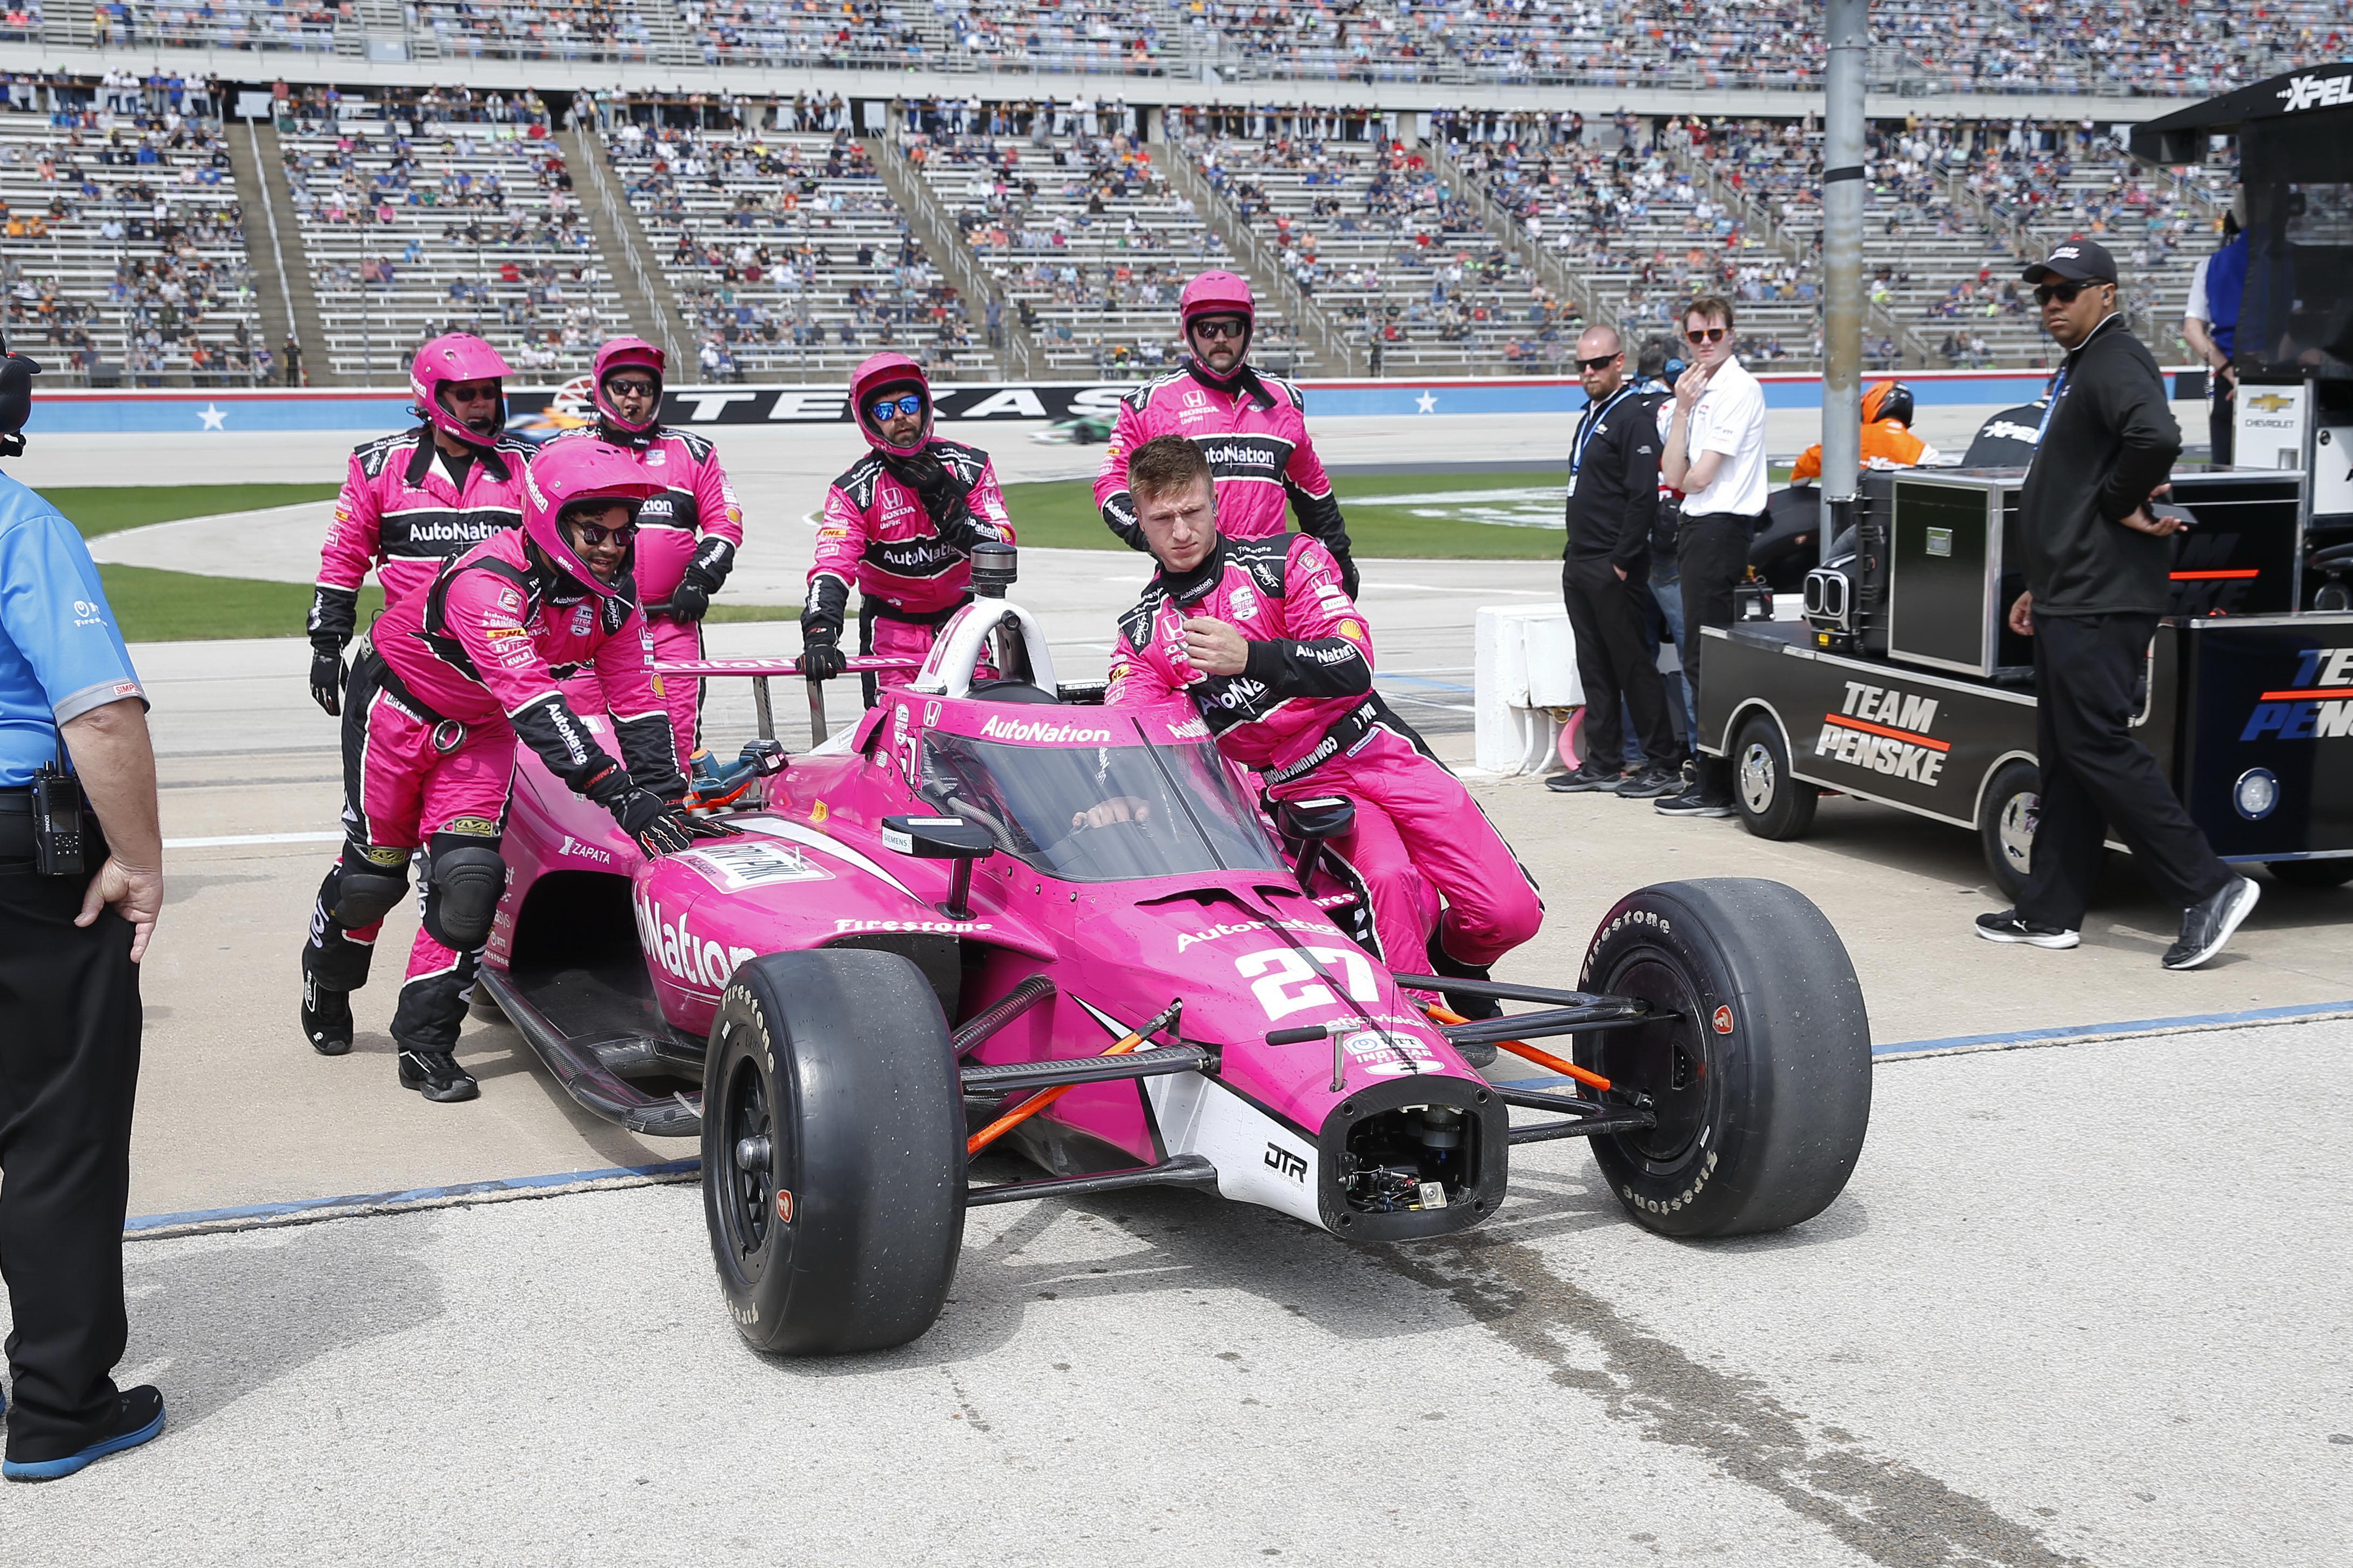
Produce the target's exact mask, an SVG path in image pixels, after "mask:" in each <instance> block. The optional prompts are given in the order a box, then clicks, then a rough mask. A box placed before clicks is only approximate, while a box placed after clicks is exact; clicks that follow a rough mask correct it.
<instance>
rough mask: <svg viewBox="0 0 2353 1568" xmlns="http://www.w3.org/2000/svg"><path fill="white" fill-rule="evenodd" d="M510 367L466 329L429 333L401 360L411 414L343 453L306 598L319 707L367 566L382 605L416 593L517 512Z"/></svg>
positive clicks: (334, 688)
mask: <svg viewBox="0 0 2353 1568" xmlns="http://www.w3.org/2000/svg"><path fill="white" fill-rule="evenodd" d="M512 374H514V373H513V372H512V371H511V370H509V369H508V368H507V362H506V361H505V360H504V359H501V357H500V356H499V351H498V350H496V349H494V348H492V347H491V345H490V344H489V343H487V342H483V341H482V340H481V339H480V338H478V337H475V336H473V335H472V334H470V333H468V332H449V333H447V334H445V335H443V336H441V337H438V338H435V339H433V340H432V341H431V342H427V344H426V345H425V346H424V347H423V348H420V349H418V350H417V357H416V359H415V360H414V361H413V362H411V363H410V365H409V370H408V386H409V390H410V392H411V393H413V394H414V395H415V396H416V405H415V406H414V407H413V408H412V409H411V412H412V413H414V414H415V415H416V416H417V419H418V421H419V423H418V424H417V426H415V427H414V428H411V429H407V430H403V431H400V432H398V433H397V434H396V435H391V436H385V437H380V438H379V439H377V440H374V441H370V442H367V443H365V444H364V445H363V446H361V447H358V448H357V449H356V450H354V451H353V453H352V457H351V463H350V466H349V468H348V469H347V471H346V472H345V474H344V476H343V494H342V495H340V496H338V497H336V498H335V514H334V519H333V521H331V522H330V523H328V525H327V538H326V542H325V544H324V545H323V546H322V548H321V550H320V552H319V581H318V586H317V588H316V590H315V591H314V592H313V594H312V595H311V616H310V626H309V629H310V634H311V700H313V701H315V702H317V703H318V705H319V706H320V707H321V708H322V709H324V710H326V711H327V714H328V716H329V717H330V718H332V717H333V716H334V715H336V714H337V713H339V712H341V711H342V710H343V680H344V677H345V671H344V668H343V649H344V648H345V647H346V646H348V645H349V644H350V642H351V640H352V636H353V633H354V632H355V631H356V630H357V629H358V621H359V596H360V584H363V583H364V582H366V581H367V574H368V573H369V572H370V571H371V570H373V571H374V572H375V574H376V581H377V582H378V583H379V584H382V585H383V588H384V603H385V608H386V609H390V608H391V607H393V606H394V605H397V604H399V603H401V602H402V601H403V600H405V599H406V598H407V597H408V596H409V595H412V594H416V593H419V592H422V591H423V590H424V588H425V587H426V585H427V584H430V583H431V582H432V581H433V574H435V573H437V572H438V571H439V570H440V569H441V563H443V562H445V561H447V560H448V559H449V558H450V557H451V556H453V555H463V554H464V553H465V552H467V551H469V550H470V549H472V548H473V547H474V546H475V545H477V544H480V542H482V541H483V540H485V539H488V538H489V537H490V536H491V534H493V533H496V532H497V531H499V530H500V529H502V528H512V527H513V526H514V525H515V522H516V521H517V520H518V519H520V518H521V517H522V466H523V464H525V463H527V462H529V461H530V460H531V452H532V447H531V443H529V442H528V441H524V440H522V439H521V438H520V437H512V436H509V435H507V434H506V423H507V403H506V390H505V388H506V377H508V376H509V375H512Z"/></svg>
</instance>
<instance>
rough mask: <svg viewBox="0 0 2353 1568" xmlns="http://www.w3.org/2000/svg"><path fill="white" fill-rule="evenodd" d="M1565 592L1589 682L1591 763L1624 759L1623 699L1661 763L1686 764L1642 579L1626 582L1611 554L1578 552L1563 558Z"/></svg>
mask: <svg viewBox="0 0 2353 1568" xmlns="http://www.w3.org/2000/svg"><path fill="white" fill-rule="evenodd" d="M1560 594H1561V597H1562V598H1563V599H1564V600H1566V601H1567V605H1568V626H1569V630H1571V631H1572V632H1575V633H1576V634H1577V678H1578V679H1580V680H1582V681H1583V682H1584V683H1585V742H1584V746H1585V764H1586V766H1588V767H1589V768H1591V769H1592V770H1593V771H1594V772H1596V773H1616V772H1618V771H1619V769H1620V767H1622V766H1623V765H1624V763H1625V755H1624V751H1623V747H1624V741H1625V735H1624V729H1625V725H1624V722H1623V721H1622V720H1621V719H1620V713H1619V705H1620V701H1621V700H1622V701H1623V702H1624V704H1625V706H1626V707H1628V708H1630V709H1631V710H1633V714H1634V733H1635V735H1636V736H1637V737H1638V738H1639V739H1640V740H1641V743H1642V754H1643V755H1644V756H1645V757H1648V758H1649V759H1650V761H1651V765H1652V766H1654V767H1662V768H1672V767H1680V766H1681V765H1682V763H1683V748H1682V747H1681V746H1679V745H1677V744H1676V743H1675V731H1674V725H1673V724H1672V722H1670V721H1669V720H1668V718H1667V686H1666V681H1665V679H1663V678H1662V677H1661V676H1660V674H1659V656H1658V645H1657V644H1656V643H1655V642H1653V641H1652V640H1651V616H1650V606H1649V605H1648V604H1646V603H1645V602H1644V601H1645V599H1646V598H1647V595H1645V594H1644V592H1643V589H1642V584H1640V583H1629V582H1622V581H1620V578H1619V576H1618V572H1617V568H1615V567H1614V566H1612V565H1611V564H1610V563H1609V562H1608V561H1606V560H1600V561H1591V560H1580V559H1577V558H1576V557H1571V558H1569V559H1568V560H1566V561H1564V562H1562V563H1561V568H1560Z"/></svg>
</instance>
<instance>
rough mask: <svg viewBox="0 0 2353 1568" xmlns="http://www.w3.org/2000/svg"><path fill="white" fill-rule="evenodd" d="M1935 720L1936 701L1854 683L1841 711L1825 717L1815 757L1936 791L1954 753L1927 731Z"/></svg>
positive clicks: (1947, 745)
mask: <svg viewBox="0 0 2353 1568" xmlns="http://www.w3.org/2000/svg"><path fill="white" fill-rule="evenodd" d="M1935 724H1936V699H1935V698H1933V697H1922V696H1919V695H1917V694H1916V693H1914V692H1909V691H1899V690H1896V689H1893V688H1891V687H1884V686H1867V685H1865V684H1864V683H1863V682H1862V681H1860V680H1850V681H1848V682H1847V683H1846V700H1845V701H1844V702H1843V703H1841V705H1840V707H1839V710H1838V711H1837V712H1835V713H1825V714H1823V715H1822V732H1821V733H1820V735H1819V736H1817V737H1816V738H1815V740H1814V755H1816V756H1818V757H1822V758H1826V759H1828V760H1830V761H1831V762H1837V763H1846V764H1847V765H1848V766H1849V767H1856V768H1862V769H1864V770H1865V771H1867V772H1870V773H1885V774H1888V775H1889V776H1890V777H1893V778H1899V779H1909V780H1911V781H1912V782H1913V783H1915V784H1927V785H1930V786H1932V787H1933V786H1934V785H1935V784H1936V777H1937V775H1938V774H1939V773H1943V772H1944V771H1945V758H1946V756H1947V753H1948V752H1951V751H1952V749H1953V745H1952V742H1949V741H1940V740H1937V739H1936V737H1935V736H1933V735H1931V734H1929V733H1928V731H1929V730H1930V729H1931V728H1932V727H1933V726H1934V725H1935Z"/></svg>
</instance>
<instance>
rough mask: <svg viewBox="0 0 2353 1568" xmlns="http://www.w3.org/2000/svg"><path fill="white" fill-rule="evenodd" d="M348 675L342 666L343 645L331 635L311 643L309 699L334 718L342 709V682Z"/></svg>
mask: <svg viewBox="0 0 2353 1568" xmlns="http://www.w3.org/2000/svg"><path fill="white" fill-rule="evenodd" d="M348 679H350V676H349V675H348V673H347V672H346V671H345V670H344V668H343V644H342V643H340V642H337V641H335V640H334V639H333V638H332V637H322V638H320V639H319V640H318V641H316V642H314V643H312V644H311V701H313V702H315V703H317V704H318V705H319V706H320V707H321V708H323V709H325V710H326V712H327V717H328V718H330V719H332V718H334V717H335V716H337V715H338V714H340V713H342V712H343V682H344V681H346V680H348Z"/></svg>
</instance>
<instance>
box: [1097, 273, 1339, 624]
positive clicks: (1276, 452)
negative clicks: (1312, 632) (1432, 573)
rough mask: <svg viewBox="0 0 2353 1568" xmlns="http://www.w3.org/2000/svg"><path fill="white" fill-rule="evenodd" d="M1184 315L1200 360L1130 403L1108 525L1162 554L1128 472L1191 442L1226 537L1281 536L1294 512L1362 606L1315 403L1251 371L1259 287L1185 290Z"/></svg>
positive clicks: (1120, 426) (1212, 285)
mask: <svg viewBox="0 0 2353 1568" xmlns="http://www.w3.org/2000/svg"><path fill="white" fill-rule="evenodd" d="M1177 314H1178V319H1179V322H1180V324H1181V325H1182V327H1183V329H1184V332H1185V347H1186V348H1187V350H1188V351H1190V352H1189V353H1187V357H1186V359H1185V362H1184V368H1182V369H1180V370H1177V371H1175V372H1173V373H1171V374H1167V375H1164V376H1162V377H1161V378H1160V379H1159V380H1157V381H1150V382H1146V383H1145V384H1144V385H1142V386H1140V387H1138V388H1136V389H1135V390H1134V392H1131V393H1129V394H1128V395H1127V396H1125V397H1124V398H1123V399H1121V400H1120V405H1119V417H1118V419H1117V420H1116V421H1115V422H1114V423H1113V426H1112V433H1111V440H1110V441H1109V442H1108V443H1107V444H1106V445H1105V446H1104V447H1103V469H1102V471H1101V472H1100V473H1098V474H1096V476H1095V505H1096V506H1098V507H1100V508H1102V509H1103V521H1104V522H1105V523H1106V524H1108V525H1109V526H1110V528H1111V531H1113V533H1115V534H1117V535H1119V537H1120V538H1121V539H1123V540H1124V541H1126V542H1127V543H1128V544H1129V545H1130V546H1131V547H1132V548H1134V549H1136V550H1145V549H1149V548H1150V546H1149V545H1148V544H1147V543H1146V542H1145V537H1144V533H1143V531H1141V530H1140V529H1139V528H1138V527H1137V526H1136V520H1135V500H1134V494H1133V493H1132V491H1133V486H1132V485H1131V484H1130V482H1129V480H1128V473H1127V470H1128V465H1129V463H1130V461H1131V460H1132V455H1133V454H1134V452H1135V451H1136V450H1138V449H1139V448H1140V447H1143V445H1144V444H1145V442H1146V441H1150V440H1153V439H1155V438H1156V437H1162V436H1184V437H1189V438H1191V439H1192V440H1195V441H1198V442H1199V443H1200V445H1201V449H1202V450H1203V451H1205V452H1207V453H1208V455H1209V472H1210V474H1211V475H1212V476H1213V478H1214V479H1215V480H1216V483H1217V489H1218V531H1219V532H1220V533H1222V534H1224V535H1225V536H1226V537H1227V538H1228V539H1259V538H1264V537H1268V536H1271V535H1280V534H1282V532H1283V531H1285V530H1286V528H1287V527H1288V524H1287V522H1286V521H1285V520H1284V516H1283V510H1284V508H1285V507H1286V506H1287V507H1289V508H1290V510H1293V511H1294V512H1296V513H1298V515H1299V527H1300V530H1301V531H1303V532H1305V533H1311V534H1314V536H1315V537H1316V538H1317V539H1319V540H1321V541H1323V542H1324V549H1325V550H1326V551H1328V552H1330V554H1331V556H1332V559H1333V560H1334V561H1335V563H1337V564H1338V566H1339V569H1340V584H1341V586H1342V587H1344V588H1345V589H1346V590H1347V591H1348V595H1349V596H1350V597H1351V598H1354V597H1355V596H1356V563H1355V561H1353V560H1352V559H1351V558H1350V552H1349V548H1348V526H1347V523H1346V522H1345V521H1344V520H1343V519H1342V518H1341V516H1340V503H1339V501H1338V500H1336V499H1335V497H1334V496H1333V494H1332V480H1331V479H1330V478H1329V476H1327V475H1326V474H1325V473H1324V465H1323V463H1322V462H1321V461H1320V460H1318V459H1317V458H1316V456H1315V443H1314V442H1313V441H1311V440H1309V439H1308V438H1307V416H1306V412H1305V410H1306V401H1305V400H1304V399H1303V398H1302V397H1301V396H1300V394H1299V388H1297V387H1296V386H1293V384H1291V383H1289V382H1287V381H1278V380H1276V379H1275V378H1274V377H1272V376H1271V375H1261V374H1258V372H1256V371H1254V370H1252V369H1251V368H1250V331H1251V328H1252V325H1253V323H1254V322H1255V321H1256V319H1257V305H1256V303H1255V301H1253V300H1252V299H1251V298H1250V282H1249V280H1248V279H1243V278H1240V277H1237V276H1236V275H1235V274H1233V273H1231V272H1204V273H1202V274H1201V275H1200V276H1199V277H1198V278H1196V279H1193V280H1192V281H1191V282H1190V283H1187V284H1186V285H1185V292H1184V294H1183V296H1182V297H1181V298H1180V299H1179V300H1178V301H1177Z"/></svg>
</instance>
